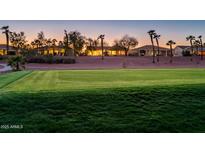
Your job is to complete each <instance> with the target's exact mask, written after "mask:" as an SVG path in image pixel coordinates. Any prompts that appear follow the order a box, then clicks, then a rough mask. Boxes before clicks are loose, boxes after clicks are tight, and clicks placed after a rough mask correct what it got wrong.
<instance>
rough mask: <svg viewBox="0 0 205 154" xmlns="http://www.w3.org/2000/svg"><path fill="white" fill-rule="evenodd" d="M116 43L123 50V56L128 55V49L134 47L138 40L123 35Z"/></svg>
mask: <svg viewBox="0 0 205 154" xmlns="http://www.w3.org/2000/svg"><path fill="white" fill-rule="evenodd" d="M117 44H118V45H119V47H120V48H121V49H122V50H123V51H124V52H125V56H128V51H129V50H130V49H132V48H134V47H136V46H137V45H138V41H137V39H136V38H134V37H130V36H128V35H125V36H123V37H122V38H121V39H120V40H119V42H118V43H117Z"/></svg>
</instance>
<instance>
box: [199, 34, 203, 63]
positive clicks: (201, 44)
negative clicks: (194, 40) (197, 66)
mask: <svg viewBox="0 0 205 154" xmlns="http://www.w3.org/2000/svg"><path fill="white" fill-rule="evenodd" d="M198 38H199V41H200V46H201V60H203V41H202V36H201V35H199V36H198Z"/></svg>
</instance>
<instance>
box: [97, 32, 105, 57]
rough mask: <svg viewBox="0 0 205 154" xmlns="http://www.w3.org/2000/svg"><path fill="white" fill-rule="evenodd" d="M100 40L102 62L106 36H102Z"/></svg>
mask: <svg viewBox="0 0 205 154" xmlns="http://www.w3.org/2000/svg"><path fill="white" fill-rule="evenodd" d="M98 39H100V42H101V49H102V60H103V59H104V42H103V41H104V39H105V35H100V36H99V37H98Z"/></svg>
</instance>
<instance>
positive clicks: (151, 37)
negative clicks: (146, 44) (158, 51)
mask: <svg viewBox="0 0 205 154" xmlns="http://www.w3.org/2000/svg"><path fill="white" fill-rule="evenodd" d="M147 33H148V34H149V36H150V39H151V43H152V51H153V53H152V57H153V59H152V63H155V49H154V41H153V37H154V34H155V30H150V31H148V32H147Z"/></svg>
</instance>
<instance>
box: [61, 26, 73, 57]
mask: <svg viewBox="0 0 205 154" xmlns="http://www.w3.org/2000/svg"><path fill="white" fill-rule="evenodd" d="M64 34H65V36H64V38H63V45H64V49H65V54H64V55H65V56H70V55H72V56H73V54H74V53H70V50H69V49H70V47H69V46H70V42H69V33H68V32H67V30H64Z"/></svg>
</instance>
